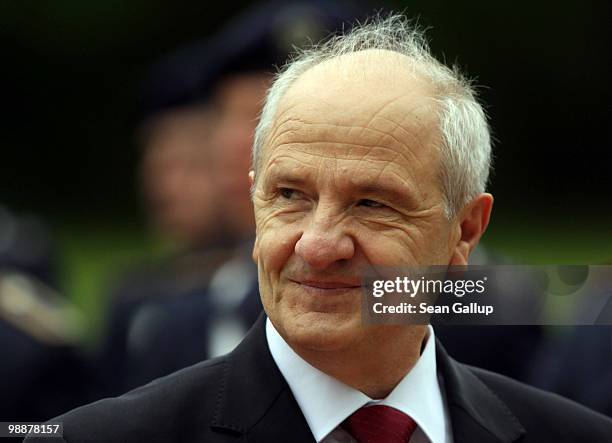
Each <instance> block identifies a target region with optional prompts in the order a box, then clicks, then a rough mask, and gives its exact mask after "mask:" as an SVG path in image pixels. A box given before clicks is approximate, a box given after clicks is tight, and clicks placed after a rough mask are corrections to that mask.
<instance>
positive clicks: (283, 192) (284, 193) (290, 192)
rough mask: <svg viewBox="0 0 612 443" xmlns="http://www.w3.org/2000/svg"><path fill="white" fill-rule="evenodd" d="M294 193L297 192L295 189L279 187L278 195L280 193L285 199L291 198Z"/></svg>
mask: <svg viewBox="0 0 612 443" xmlns="http://www.w3.org/2000/svg"><path fill="white" fill-rule="evenodd" d="M296 194H297V191H296V190H295V189H291V188H280V195H282V196H283V197H284V198H286V199H287V200H291V199H292V198H293V197H295V196H296Z"/></svg>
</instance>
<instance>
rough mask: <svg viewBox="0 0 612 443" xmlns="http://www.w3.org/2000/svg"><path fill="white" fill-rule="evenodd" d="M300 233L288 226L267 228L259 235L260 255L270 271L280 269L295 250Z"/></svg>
mask: <svg viewBox="0 0 612 443" xmlns="http://www.w3.org/2000/svg"><path fill="white" fill-rule="evenodd" d="M298 238H299V235H297V234H296V233H295V232H294V230H293V229H291V228H290V227H287V226H276V227H275V228H274V229H266V230H265V231H264V232H262V233H261V234H260V236H259V237H258V248H257V249H258V256H259V258H260V261H263V262H264V263H265V266H266V267H267V268H268V269H269V271H272V272H274V271H280V269H281V268H282V267H283V266H284V264H285V263H286V262H287V260H288V259H289V257H290V256H291V255H292V254H293V252H294V250H295V243H296V242H297V239H298Z"/></svg>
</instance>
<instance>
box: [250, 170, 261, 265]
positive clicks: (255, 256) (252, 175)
mask: <svg viewBox="0 0 612 443" xmlns="http://www.w3.org/2000/svg"><path fill="white" fill-rule="evenodd" d="M249 184H250V186H251V190H252V189H253V187H254V186H255V171H252V170H251V171H249ZM251 192H252V191H251ZM251 256H252V257H253V261H254V262H255V264H257V260H258V258H259V246H258V241H257V235H256V236H255V243H254V244H253V254H252V255H251Z"/></svg>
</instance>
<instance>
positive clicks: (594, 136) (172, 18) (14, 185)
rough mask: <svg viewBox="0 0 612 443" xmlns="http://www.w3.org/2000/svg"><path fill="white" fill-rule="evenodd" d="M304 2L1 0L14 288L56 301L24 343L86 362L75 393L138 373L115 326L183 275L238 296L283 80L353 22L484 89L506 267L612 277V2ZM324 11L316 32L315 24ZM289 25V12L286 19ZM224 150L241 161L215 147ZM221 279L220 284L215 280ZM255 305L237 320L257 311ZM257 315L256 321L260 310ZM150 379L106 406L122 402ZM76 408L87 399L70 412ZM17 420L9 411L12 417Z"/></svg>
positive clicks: (495, 228)
mask: <svg viewBox="0 0 612 443" xmlns="http://www.w3.org/2000/svg"><path fill="white" fill-rule="evenodd" d="M287 4H289V2H277V3H276V4H275V5H276V6H274V7H273V8H272V9H266V8H265V7H264V8H263V9H257V8H258V7H257V6H255V7H254V6H253V2H240V1H235V2H219V3H215V4H211V3H210V2H203V1H183V2H180V3H177V2H170V1H160V0H147V1H143V0H122V1H115V0H105V1H101V0H90V1H88V2H82V1H76V0H55V1H45V2H40V1H29V0H23V1H19V2H13V1H8V0H6V1H1V2H0V23H1V25H0V49H1V54H2V56H1V60H2V64H1V66H2V68H1V69H0V88H1V89H0V90H1V97H2V101H1V109H2V118H1V119H0V259H1V260H2V262H0V264H2V267H3V268H2V269H3V270H4V271H5V274H6V273H7V272H9V271H11V272H13V271H15V270H18V271H19V275H20V277H23V275H26V276H27V277H28V281H27V282H25V283H24V281H23V279H22V280H19V278H17V280H15V278H14V277H15V275H12V274H11V275H8V277H10V278H8V277H6V275H5V277H6V278H4V280H0V284H4V286H3V288H4V290H5V293H10V294H13V295H11V297H13V298H15V297H19V300H23V297H22V296H19V295H14V294H21V293H22V292H23V293H27V294H35V295H34V296H33V297H34V298H33V301H31V302H30V304H32V303H33V304H34V305H35V306H37V305H36V304H37V303H42V307H40V311H41V312H42V314H40V315H39V317H36V315H34V317H33V320H31V322H32V323H33V324H35V326H33V327H29V326H28V327H25V328H24V327H23V326H22V325H23V322H21V321H20V322H18V323H19V324H20V325H21V326H19V327H18V329H20V330H21V331H20V333H24V331H23V329H25V334H26V335H27V336H28V337H34V341H35V342H41V341H42V342H45V344H46V345H47V344H50V343H51V342H52V346H54V348H53V349H54V350H56V349H57V344H58V343H59V344H61V346H64V347H66V348H69V351H68V354H69V357H66V356H65V355H64V354H62V355H61V356H60V357H54V358H55V359H56V360H61V361H62V362H64V363H65V362H66V361H69V363H67V366H68V367H69V368H70V370H72V371H75V368H80V369H78V371H76V372H75V375H74V376H73V378H72V380H77V379H78V377H84V378H87V379H88V380H90V379H89V377H90V372H88V371H90V369H88V365H91V361H92V359H93V358H95V359H98V358H100V359H101V360H94V361H95V362H96V363H95V364H94V366H95V367H96V368H98V369H99V368H100V367H105V368H107V369H106V372H107V373H110V374H114V373H115V372H113V371H115V370H116V371H119V369H116V367H115V366H112V365H117V364H120V363H117V362H116V361H111V362H109V361H108V360H109V358H108V355H107V357H106V358H105V357H104V356H103V357H100V355H104V352H105V351H104V349H105V347H106V348H108V349H111V350H112V351H108V352H111V353H112V352H115V351H114V350H116V349H117V347H116V345H114V344H113V343H114V342H113V340H114V339H112V338H109V335H112V334H111V333H112V332H113V326H112V325H113V324H114V323H113V315H116V317H117V318H127V317H130V318H132V317H133V316H134V315H133V309H134V308H133V306H132V305H133V304H134V303H133V300H134V299H137V300H140V299H141V296H142V294H144V293H147V292H149V293H150V292H155V291H157V292H163V291H162V290H161V289H160V288H165V289H164V290H166V289H167V287H168V285H169V283H168V281H169V280H172V279H173V278H174V276H176V274H177V273H179V274H181V275H183V274H186V275H187V277H188V278H190V276H192V274H198V275H197V278H196V280H198V279H199V280H200V281H197V282H196V283H194V284H193V285H191V286H189V287H188V288H187V289H185V287H181V288H180V291H183V292H185V293H186V294H187V293H188V296H187V298H188V297H189V296H192V295H193V293H194V288H197V287H198V285H200V286H202V287H205V291H206V292H207V293H211V292H212V293H214V290H215V289H214V288H215V287H216V286H215V285H217V286H219V285H221V286H223V285H224V284H227V282H226V283H220V282H223V278H226V279H227V278H228V277H227V275H229V276H230V277H229V279H230V280H232V278H231V276H232V275H234V274H232V272H234V273H236V272H239V273H240V274H241V275H250V274H249V272H252V269H251V268H249V267H248V265H245V264H244V260H243V259H244V258H245V257H248V240H249V238H250V234H249V232H250V231H249V229H250V228H251V223H252V221H251V220H250V218H249V216H248V215H237V214H245V213H244V212H242V213H241V212H240V211H244V207H240V206H241V205H242V206H244V201H245V199H244V195H245V192H246V191H248V186H247V185H246V176H245V175H243V174H242V170H243V169H246V168H247V167H248V160H249V159H248V151H245V150H244V147H243V146H244V145H245V144H246V145H247V147H248V143H249V137H250V134H251V131H252V129H253V128H254V119H255V117H256V115H257V111H258V103H259V101H260V100H261V97H262V94H263V91H265V88H266V87H267V85H268V84H269V79H270V77H269V73H270V72H273V68H272V66H273V65H274V64H277V65H280V64H282V60H284V57H285V56H286V50H288V48H289V47H290V46H291V44H300V43H302V42H303V41H304V37H306V36H308V37H310V38H312V39H314V40H315V41H316V40H318V39H320V38H322V37H324V36H326V35H328V33H329V32H330V31H333V30H336V29H340V25H339V24H340V23H341V22H343V21H345V19H346V20H348V21H349V22H350V21H354V19H356V18H358V17H363V16H364V15H367V14H369V13H371V12H372V11H375V10H376V11H379V10H382V11H388V10H394V11H404V13H405V14H406V15H408V16H410V17H415V18H418V22H419V23H420V25H421V26H422V27H424V28H427V29H428V32H427V34H428V36H429V39H430V42H431V47H432V50H433V53H434V54H435V55H437V56H438V57H439V58H441V59H443V60H446V61H447V62H448V63H458V64H459V65H460V66H461V67H462V68H463V69H464V71H466V72H467V73H468V74H469V75H470V76H473V77H475V78H476V82H477V84H478V85H481V87H480V88H479V92H480V96H481V98H482V101H483V102H484V104H485V105H486V108H487V111H488V113H489V116H490V121H491V126H492V128H493V133H494V137H495V140H496V142H495V151H494V152H495V159H494V172H493V174H492V177H491V187H490V191H491V192H492V193H493V194H494V196H495V199H496V200H495V207H494V212H493V218H492V221H491V225H490V228H489V231H488V232H487V234H486V236H485V238H484V246H485V248H486V251H487V254H489V256H493V257H500V258H501V257H503V259H502V260H503V261H511V262H515V263H519V264H562V263H563V264H612V204H611V203H612V178H611V174H610V171H609V169H610V162H609V160H606V159H607V158H608V157H609V151H610V149H611V146H610V136H609V119H610V103H611V102H612V82H610V75H611V73H612V72H611V69H610V68H611V67H612V60H611V52H610V49H609V48H610V43H611V42H612V39H611V30H610V26H609V22H610V18H611V12H612V3H610V2H609V1H603V0H602V1H579V0H570V1H554V2H553V1H539V2H532V1H526V0H518V1H512V2H510V1H507V2H506V1H504V2H490V1H484V0H482V1H466V2H454V1H442V0H427V1H424V0H414V1H381V2H369V3H368V4H364V3H363V2H358V3H350V2H348V3H341V2H302V3H301V4H300V5H298V6H295V7H292V8H293V9H292V8H288V9H287V8H285V9H283V8H280V6H279V5H284V6H286V5H287ZM253 8H255V9H253ZM313 8H314V9H315V10H317V11H318V12H316V13H314V16H313V17H316V18H317V19H316V20H315V19H313V20H312V21H311V22H308V20H299V19H300V18H302V19H303V18H304V17H308V15H307V14H305V13H304V11H307V10H308V11H310V10H311V9H313ZM317 8H318V9H317ZM281 10H282V11H281ZM262 11H263V12H262ZM271 11H275V13H278V14H277V15H278V16H275V17H276V18H274V19H273V20H272V19H270V17H271V15H272V12H271ZM278 11H281V12H282V13H280V12H278ZM311 12H312V11H311ZM245 17H246V18H245ZM265 17H268V18H267V19H266V18H265ZM270 20H271V21H270ZM317 20H319V21H318V22H317ZM260 28H261V29H264V28H265V29H264V30H263V31H261V32H262V33H263V34H266V33H268V34H270V33H272V34H274V37H275V38H277V39H280V40H282V44H283V45H285V46H284V47H283V48H280V47H275V49H274V51H272V52H273V53H271V51H270V50H269V47H267V46H266V45H268V46H269V45H270V43H269V41H268V42H267V43H265V44H264V45H263V46H266V47H265V48H264V49H262V48H261V47H259V46H258V45H259V40H258V39H260V37H261V36H260V35H259V34H258V32H259V31H258V29H260ZM270 29H273V31H270ZM263 34H262V35H263ZM266 35H267V34H266ZM266 38H269V36H267V37H266ZM250 42H256V43H254V46H252V47H251V46H249V45H251V43H250ZM275 44H276V43H275ZM279 48H280V49H279ZM261 51H263V52H261ZM244 54H250V55H249V56H245V55H244ZM263 54H265V55H263ZM263 65H265V67H264V66H263ZM237 73H238V74H239V75H236V74H237ZM228 74H230V75H228ZM168 110H172V111H173V112H172V114H170V113H168V112H167V111H168ZM174 111H178V112H174ZM241 137H242V138H241ZM245 140H246V142H245ZM169 145H172V146H175V145H178V146H181V147H180V148H178V150H170V149H169V148H168V147H167V146H169ZM205 145H206V146H205ZM220 145H222V146H234V147H235V149H234V148H232V149H226V150H219V149H215V148H214V146H220ZM245 152H247V154H246V155H245ZM220 171H233V172H234V173H235V174H234V175H235V176H233V175H231V174H225V173H221V174H220V173H219V172H220ZM245 173H246V172H245ZM240 177H244V180H245V181H244V184H243V183H242V182H241V181H240V182H239V180H241V179H240ZM177 189H178V190H179V191H177ZM185 190H187V191H185ZM177 194H178V195H179V196H178V197H177ZM175 199H178V200H180V201H178V202H177V201H175ZM247 212H248V208H247ZM204 250H205V251H207V252H206V254H204V256H203V255H202V254H200V251H204ZM194 251H196V252H197V253H194ZM210 251H213V252H214V253H209V252H210ZM228 251H230V252H228ZM168 257H171V258H172V259H171V260H169V259H168ZM237 257H238V258H237ZM201 260H203V262H204V263H205V264H204V265H202V263H203V262H202V261H201ZM228 263H230V264H231V266H229V267H226V268H224V269H225V270H224V271H223V272H217V271H219V269H220V264H228ZM177 269H178V271H177ZM202 269H209V270H210V275H208V274H207V275H206V276H204V277H203V276H202V275H200V274H201V273H202V272H201V270H202ZM7 270H8V271H7ZM194 270H196V271H194ZM160 275H164V276H167V275H172V277H171V278H166V277H159V276H160ZM183 281H184V280H183ZM33 282H34V283H33ZM172 284H174V283H172ZM172 284H171V285H170V286H172ZM24 285H25V286H24ZM28 285H29V286H28ZM33 285H34V286H33ZM26 286H27V287H26ZM243 286H244V287H243V288H242V287H241V289H240V290H239V291H238V292H241V291H242V292H244V294H247V293H249V290H250V288H251V286H252V282H251V281H249V280H248V279H247V280H246V281H245V282H243ZM7 288H9V289H8V290H7ZM15 288H16V289H15ZM176 290H177V289H176V288H175V287H174V286H172V288H170V289H167V292H173V291H176ZM6 291H8V292H6ZM20 291H21V292H20ZM196 292H197V291H196ZM126 293H128V295H125V294H126ZM134 293H138V295H136V296H134V295H133V294H134ZM145 295H147V296H148V295H149V294H145ZM156 296H159V297H161V298H163V296H162V295H159V294H157V295H156ZM249 297H250V296H248V295H244V299H239V300H235V301H233V302H232V303H234V305H232V306H234V307H235V306H238V305H240V306H243V304H244V300H247V299H249ZM212 298H213V299H214V297H212ZM222 299H223V298H222ZM40 300H43V302H40ZM117 300H119V301H117ZM125 300H128V302H127V304H128V305H130V307H128V308H126V309H127V311H125V310H123V307H125V305H126V303H124V301H125ZM223 300H225V299H223ZM0 301H1V300H0ZM135 303H136V304H138V303H140V301H138V302H135ZM164 303H165V302H164ZM224 303H225V302H221V303H217V304H215V306H216V307H215V308H214V309H215V311H214V312H217V313H221V314H219V316H221V317H223V316H224V315H225V314H227V313H229V312H233V311H232V309H233V308H232V306H230V307H229V308H228V307H227V306H225V305H224ZM0 304H1V303H0ZM230 304H231V303H230ZM119 305H120V306H122V307H121V308H118V309H117V310H115V311H114V310H113V309H114V308H116V307H117V306H119ZM221 305H223V306H221ZM20 306H21V305H20ZM27 306H28V307H29V306H30V305H27ZM219 306H221V307H219ZM22 308H23V307H22ZM166 308H168V307H167V306H166V307H164V309H166ZM175 308H176V309H181V310H186V311H189V312H196V311H197V310H196V311H194V309H193V306H192V305H189V304H187V305H186V306H183V305H181V307H180V308H178V307H175V306H173V307H171V308H168V309H175ZM24 309H25V308H24ZM28 309H29V310H31V309H30V308H28ZM202 309H203V310H204V311H206V312H209V311H210V309H209V308H202ZM125 312H129V314H126V313H125ZM152 312H153V311H151V310H148V311H146V314H147V315H144V314H142V316H140V317H139V316H135V317H137V318H136V320H134V319H133V318H132V319H131V320H129V321H128V320H125V321H124V323H125V322H128V323H129V322H132V321H135V322H136V323H138V322H141V323H142V322H144V324H149V323H147V321H149V320H150V318H157V317H155V315H156V314H155V312H153V313H152ZM181 312H182V311H181ZM240 312H247V314H245V315H246V317H245V318H248V319H250V318H251V317H252V316H253V315H254V314H253V313H255V314H256V307H248V306H247V307H246V308H244V309H242V308H241V311H240ZM10 315H13V316H15V315H17V314H14V313H13V314H10ZM10 315H9V314H6V317H7V318H8V317H10ZM203 315H209V314H203ZM228 315H229V314H228ZM241 315H242V314H241ZM141 317H142V318H146V319H147V320H146V321H145V320H142V319H141ZM15 318H20V317H18V315H17V317H15ZM223 318H225V317H223ZM9 320H10V319H9ZM28 321H30V320H28ZM122 321H123V320H119V323H121V322H122ZM245 321H246V320H245ZM7 322H8V323H10V321H7ZM13 323H15V322H13ZM40 323H44V327H40V326H39V324H40ZM141 323H138V325H140V324H141ZM212 323H214V321H211V324H212ZM230 323H231V322H230ZM247 323H248V321H247ZM13 326H14V325H13ZM166 326H167V325H166ZM217 326H218V328H221V329H219V330H222V331H224V332H223V334H224V336H228V335H232V334H234V335H240V333H239V331H238V330H236V329H235V328H234V329H232V328H231V327H227V325H225V326H223V325H213V326H211V328H212V329H214V328H217ZM122 327H123V328H124V329H126V328H127V329H129V328H128V327H127V326H125V324H124V325H123V326H122ZM130 328H132V329H133V324H132V326H130ZM224 328H225V329H224ZM127 329H126V330H127ZM132 329H130V331H132ZM136 329H138V328H136ZM117 330H118V329H117ZM109 331H110V332H109ZM237 331H238V332H237ZM132 332H133V331H132ZM191 332H192V331H185V334H187V335H189V334H190V333H191ZM122 334H123V335H124V336H127V335H129V334H130V332H129V331H128V332H125V331H124V332H122ZM223 334H222V335H223ZM130 337H131V336H130ZM598 337H599V336H598ZM605 337H606V336H605V334H604V339H603V348H596V349H595V350H594V351H593V352H594V353H595V354H597V355H599V354H598V353H600V351H599V349H604V353H606V352H607V355H608V359H607V360H605V361H604V362H603V363H602V364H603V365H604V369H605V370H607V371H608V372H607V374H608V377H609V378H610V379H611V380H612V377H611V376H610V373H609V372H610V371H609V369H610V367H609V366H607V365H609V362H610V360H609V354H610V349H611V346H612V342H611V341H610V337H609V336H607V341H606V338H605ZM7 340H8V339H7ZM119 340H124V341H125V340H126V339H125V337H123V338H121V339H119ZM572 340H573V339H572ZM597 340H599V338H598V339H597ZM8 341H10V343H12V344H13V345H14V346H15V349H24V348H23V346H22V345H19V346H17V345H15V343H16V341H15V340H14V339H13V338H11V339H10V340H8ZM570 341H571V340H570ZM169 346H170V347H171V345H169ZM215 346H219V349H222V347H223V346H222V345H220V344H218V343H212V342H211V344H210V346H209V347H208V348H207V349H208V350H210V349H213V348H215ZM568 346H569V345H568ZM606 346H607V347H606ZM553 348H554V346H553ZM145 349H146V348H145ZM566 349H567V348H566ZM606 350H607V351H606ZM16 352H17V351H16ZM547 352H548V353H549V354H550V352H551V351H550V350H549V351H547ZM83 355H85V356H86V358H83ZM543 355H548V354H546V353H544V354H543ZM92 356H95V357H92ZM190 358H191V357H190ZM542 358H543V359H544V360H546V361H548V360H547V358H548V357H542ZM70 359H73V360H70ZM84 360H86V363H83V361H84ZM110 360H112V358H111V359H110ZM100 361H102V362H101V363H100ZM548 364H549V365H551V364H552V363H550V362H549V363H548ZM106 365H110V366H106ZM81 366H83V368H81ZM113 368H115V369H113ZM13 370H16V369H15V368H13ZM17 370H18V369H17ZM57 371H58V373H60V374H65V373H66V372H65V370H64V369H58V370H57ZM77 372H78V373H77ZM45 374H48V372H46V373H45ZM97 376H98V375H96V377H97ZM58 377H59V376H58ZM143 377H144V378H142V379H140V378H138V377H136V379H135V381H134V382H133V383H131V382H126V383H125V384H122V385H121V386H120V387H117V386H115V387H113V388H112V389H111V388H109V389H106V390H103V389H101V390H100V391H99V392H102V393H104V394H107V393H117V392H119V391H121V389H123V388H124V387H125V388H127V387H130V386H132V385H133V384H134V383H137V381H139V380H146V379H147V378H146V376H143ZM60 378H61V377H60ZM102 378H103V377H102ZM544 378H545V377H544ZM41 383H42V384H43V385H45V386H46V385H47V384H48V382H47V381H43V382H41ZM100 383H101V385H104V383H105V381H101V382H100ZM74 384H76V382H75V383H72V384H71V385H74ZM544 384H545V383H544ZM30 386H33V385H32V384H30ZM609 386H612V383H611V384H610V385H609ZM604 392H606V391H604ZM607 392H610V393H612V391H607ZM81 394H82V393H81ZM75 395H77V394H75ZM83 395H84V394H83ZM99 395H101V394H99V393H96V394H91V393H88V394H87V395H84V396H83V397H82V398H96V397H97V396H99ZM0 397H1V396H0ZM74 404H75V402H74V401H73V402H72V403H70V401H67V402H66V403H65V407H68V406H73V405H74ZM5 406H6V409H2V410H0V413H2V412H3V411H11V410H12V409H11V406H10V405H5ZM63 406H64V405H57V407H56V408H55V409H53V408H50V409H49V411H50V412H48V414H51V413H52V412H53V413H55V412H57V410H58V409H61V408H62V407H63ZM608 407H610V406H609V404H608ZM60 412H61V411H60ZM3 413H4V414H10V412H3ZM46 414H47V413H46V412H40V413H39V416H40V417H41V418H42V419H44V418H45V415H46ZM2 418H9V417H8V416H6V417H2ZM46 418H48V417H46Z"/></svg>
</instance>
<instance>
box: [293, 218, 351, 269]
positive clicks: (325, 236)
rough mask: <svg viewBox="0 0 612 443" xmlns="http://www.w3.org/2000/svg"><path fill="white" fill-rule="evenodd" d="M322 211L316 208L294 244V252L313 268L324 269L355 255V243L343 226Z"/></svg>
mask: <svg viewBox="0 0 612 443" xmlns="http://www.w3.org/2000/svg"><path fill="white" fill-rule="evenodd" d="M323 212H324V211H319V210H316V212H315V215H314V217H313V218H312V219H311V220H310V223H309V225H308V226H307V227H306V228H305V229H304V232H303V233H302V236H301V237H300V239H299V240H298V242H297V243H296V245H295V252H296V254H297V255H298V256H299V257H301V258H302V259H303V260H304V261H305V262H306V263H307V264H308V265H309V266H310V267H312V268H313V269H320V270H322V269H326V268H327V267H328V266H330V265H332V264H333V263H335V262H337V261H340V260H349V259H351V258H353V256H354V255H355V244H354V240H353V238H352V237H351V236H349V235H347V233H346V232H345V230H344V229H343V227H342V226H341V225H340V224H338V223H336V222H334V221H333V217H330V215H329V214H325V213H323Z"/></svg>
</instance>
